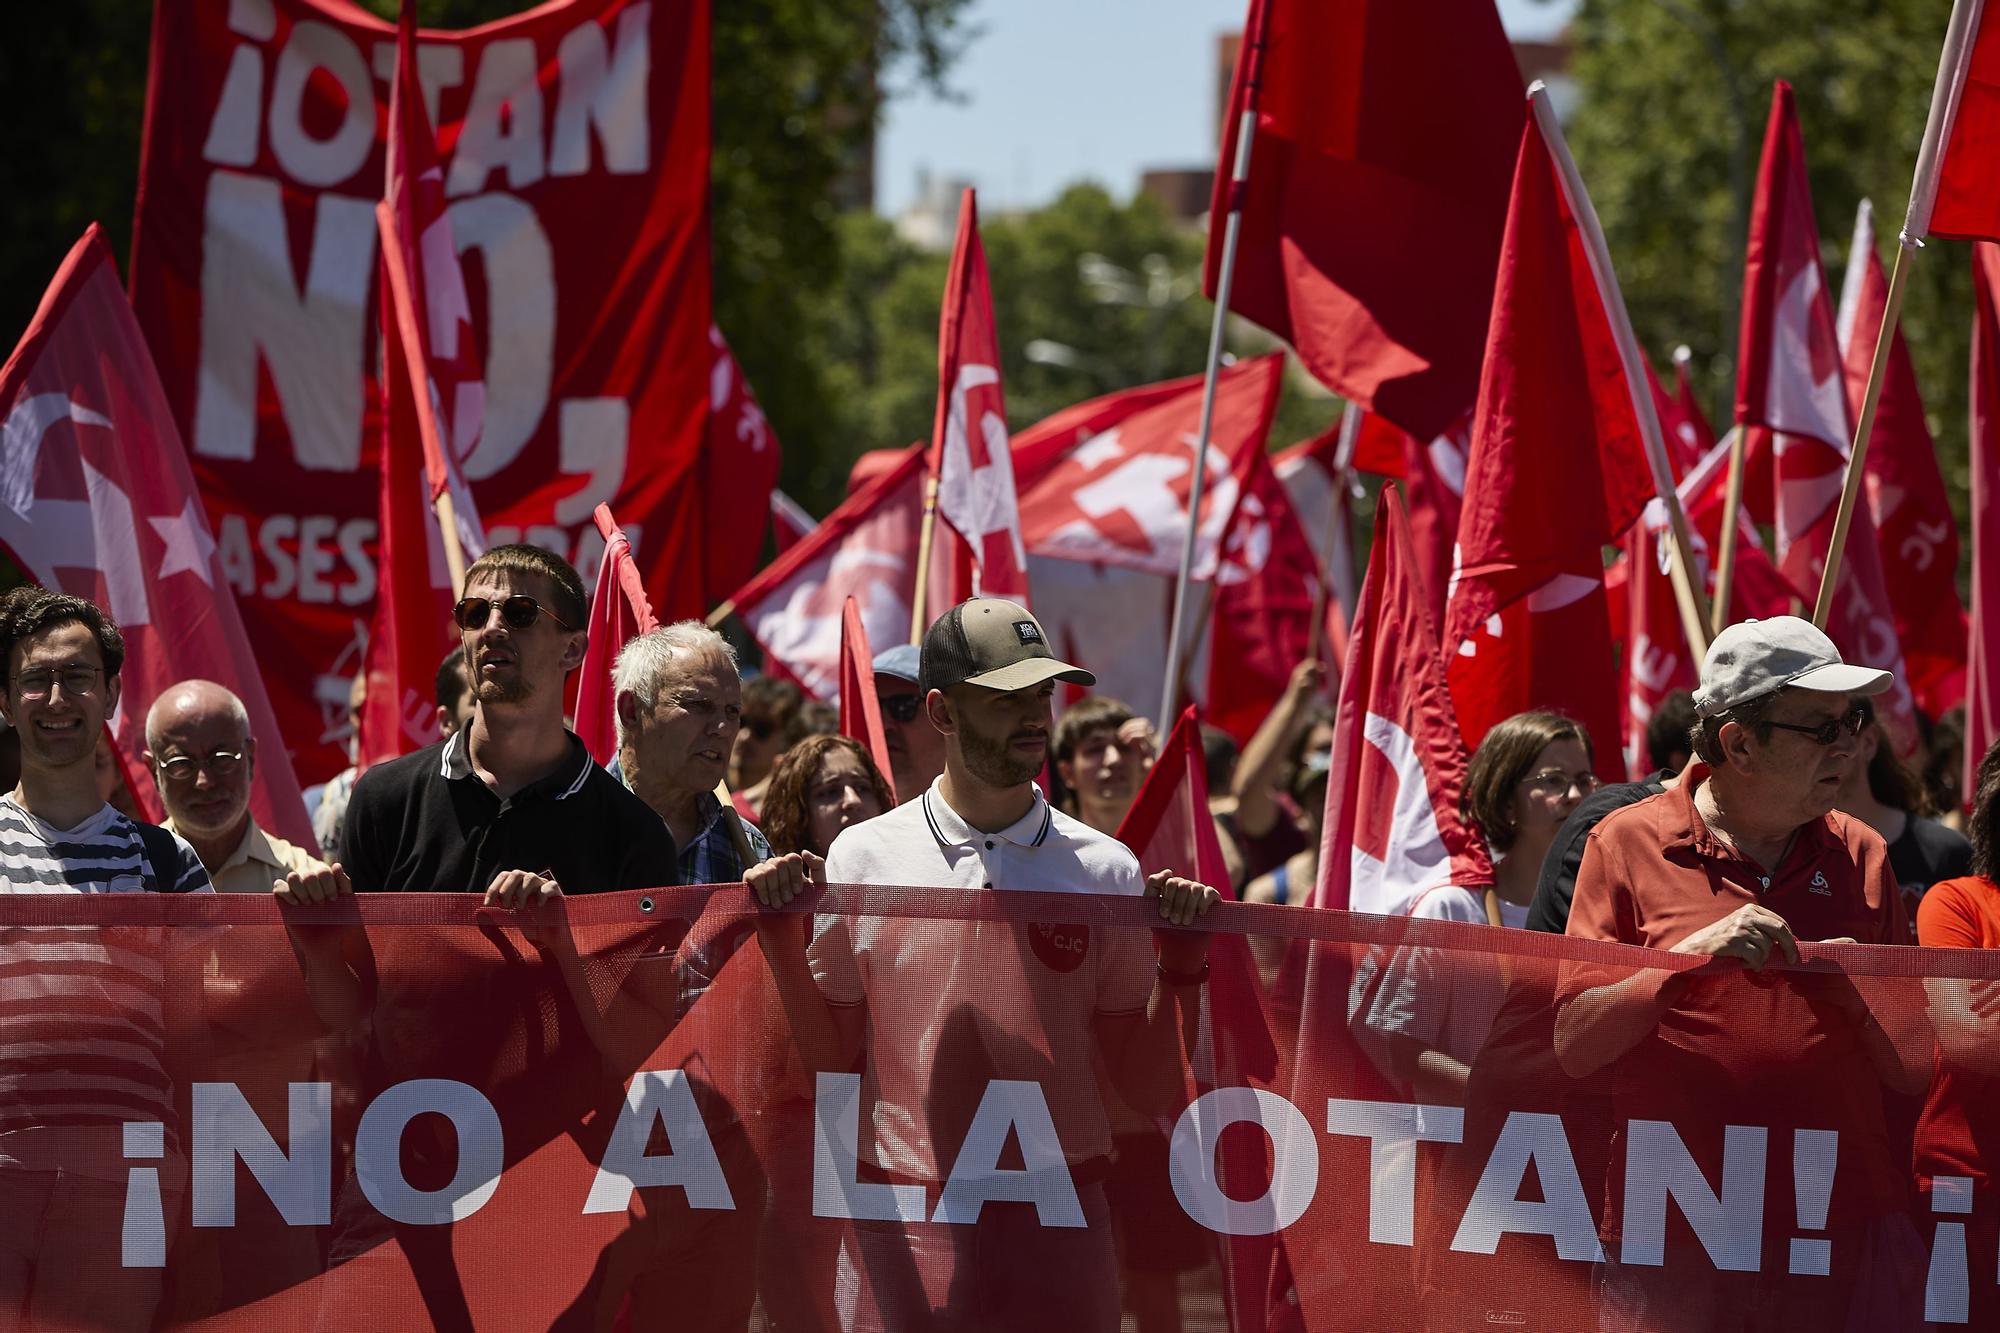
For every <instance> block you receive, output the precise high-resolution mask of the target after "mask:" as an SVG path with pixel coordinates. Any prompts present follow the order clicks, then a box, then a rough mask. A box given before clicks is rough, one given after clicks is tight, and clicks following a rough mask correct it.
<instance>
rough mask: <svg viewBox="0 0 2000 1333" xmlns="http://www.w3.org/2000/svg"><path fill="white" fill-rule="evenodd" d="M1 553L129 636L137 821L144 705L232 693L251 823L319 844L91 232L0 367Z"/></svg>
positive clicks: (127, 702) (104, 251)
mask: <svg viewBox="0 0 2000 1333" xmlns="http://www.w3.org/2000/svg"><path fill="white" fill-rule="evenodd" d="M414 479H415V474H414V473H413V474H412V481H414ZM0 546H4V547H5V548H6V551H7V553H8V554H9V555H10V556H11V557H12V558H13V560H14V562H15V564H17V565H19V566H20V568H21V569H22V570H23V571H24V572H25V573H26V574H28V575H29V577H31V578H33V579H34V580H35V581H36V582H38V583H40V584H42V585H43V586H45V587H49V588H56V589H60V590H62V591H64V592H69V593H75V594H76V595H78V596H80V597H87V598H89V599H90V600H91V601H93V602H96V603H97V604H98V605H99V606H101V607H103V608H104V609H105V610H106V611H108V612H109V613H110V615H111V618H112V620H114V621H116V622H117V624H118V628H119V630H120V631H121V632H122V633H123V634H124V636H125V666H124V671H123V673H122V674H123V680H124V687H123V693H122V694H121V696H120V698H119V707H118V710H117V712H116V713H114V714H113V715H112V718H111V730H112V735H113V738H114V739H115V740H116V741H117V743H118V749H119V752H120V758H121V759H122V760H123V762H124V766H125V776H126V782H127V784H128V785H129V786H130V787H131V789H132V794H133V795H134V796H135V797H136V798H137V799H138V801H139V804H140V808H141V809H142V810H143V811H144V812H145V814H146V816H147V817H148V818H150V819H153V820H158V819H159V818H161V815H162V810H161V806H160V799H159V794H158V792H157V791H156V790H155V788H154V786H153V782H152V779H151V777H150V776H149V775H148V774H147V772H146V769H145V767H144V766H143V765H142V764H141V763H140V762H139V755H140V753H141V752H142V751H143V750H144V749H145V748H146V736H145V725H146V710H147V709H148V708H149V707H151V706H152V702H153V700H154V699H156V698H158V697H159V696H160V695H161V694H162V693H164V692H165V691H166V689H167V688H168V687H169V686H171V685H174V684H176V683H177V682H179V681H183V680H188V679H191V678H197V677H198V678H201V679H206V680H212V681H215V682H217V683H219V684H222V685H226V686H228V687H229V688H230V689H231V690H234V691H235V692H236V694H237V696H238V697H240V698H241V699H242V700H243V705H244V707H245V708H247V709H249V711H250V734H251V735H252V736H254V737H257V738H258V739H259V741H260V742H261V744H260V745H259V747H258V751H257V773H256V784H255V786H253V787H252V789H251V793H250V808H251V810H252V812H253V813H254V814H255V815H256V818H257V822H258V823H259V824H261V825H262V826H263V827H264V828H267V829H269V830H271V831H272V832H274V833H276V834H278V835H279V836H280V837H282V838H285V839H287V840H289V841H292V842H296V843H298V844H299V845H300V846H302V847H312V846H314V845H315V843H314V841H313V836H312V825H311V823H310V822H308V820H307V819H306V812H305V803H304V801H303V800H302V798H301V797H300V795H299V784H298V779H297V778H296V777H295V776H294V775H293V772H292V761H291V755H290V753H289V751H288V749H287V746H286V733H285V731H284V729H283V728H282V727H281V726H280V725H279V723H278V720H277V717H276V716H275V715H274V714H273V713H272V711H271V701H270V698H269V696H267V695H266V694H265V693H264V682H263V678H262V676H261V675H260V674H259V673H258V670H257V659H256V657H255V656H254V655H253V654H252V651H251V648H250V644H249V641H248V639H247V638H246V637H245V636H244V633H243V621H242V618H241V617H240V616H239V615H238V613H237V609H236V598H235V597H234V596H233V595H232V594H231V593H230V591H229V588H228V584H227V582H226V581H225V575H224V572H223V569H222V565H221V562H220V561H218V560H217V559H216V543H215V538H214V536H213V534H212V531H211V529H210V528H209V526H208V517H207V515H206V514H205V513H203V511H202V504H201V499H200V497H199V496H197V495H196V493H195V486H194V477H193V476H192V475H191V474H190V472H189V470H188V464H187V454H186V453H185V452H184V450H183V448H182V446H181V439H180V434H179V432H177V431H176V430H175V429H174V423H173V417H172V415H171V414H170V413H169V411H168V409H167V400H166V395H165V394H164V393H163V392H162V391H161V388H160V379H159V376H158V375H157V374H156V373H155V372H154V369H153V362H152V358H151V357H150V356H149V355H148V354H147V351H146V343H145V339H144V338H143V337H142V336H141V334H140V332H139V325H138V323H137V321H135V320H134V319H133V317H132V308H131V306H129V305H128V304H126V301H125V293H124V291H123V290H121V289H120V287H119V285H118V266H117V264H116V263H115V262H114V261H113V260H112V258H111V251H110V249H109V248H108V247H107V246H106V245H105V244H104V234H103V233H102V232H101V231H99V230H98V228H97V227H96V226H95V225H94V224H93V225H92V226H91V228H90V229H89V230H88V231H86V232H85V233H84V234H83V239H81V240H80V241H78V242H77V243H76V245H75V246H73V247H72V248H71V249H70V252H69V255H68V257H67V258H65V259H64V260H63V263H62V267H61V268H59V269H58V270H56V276H55V280H54V281H53V282H51V283H50V284H49V290H48V292H47V293H46V294H45V295H44V296H43V297H42V303H41V305H40V307H39V308H37V309H36V311H35V317H34V319H33V320H31V321H30V322H29V324H28V329H27V332H26V333H24V334H23V335H22V337H21V341H20V344H19V345H18V346H16V347H15V349H14V354H13V355H12V356H11V357H9V358H8V359H7V363H6V365H5V366H4V367H0Z"/></svg>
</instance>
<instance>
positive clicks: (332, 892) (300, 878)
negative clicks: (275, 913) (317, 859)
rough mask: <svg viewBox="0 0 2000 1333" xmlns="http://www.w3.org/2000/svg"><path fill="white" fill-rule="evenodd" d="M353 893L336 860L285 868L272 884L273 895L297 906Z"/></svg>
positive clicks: (314, 904)
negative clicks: (305, 866) (310, 866)
mask: <svg viewBox="0 0 2000 1333" xmlns="http://www.w3.org/2000/svg"><path fill="white" fill-rule="evenodd" d="M353 892H354V884H353V882H352V881H350V880H349V879H348V878H347V872H346V871H345V870H343V869H341V868H340V862H338V861H336V862H334V863H333V864H332V865H324V864H315V865H314V867H313V868H312V869H311V870H288V871H286V872H285V877H284V878H283V879H280V880H274V881H272V883H271V896H272V897H274V898H276V899H277V900H278V901H279V902H281V903H292V904H295V905H297V906H300V907H311V906H316V905H318V904H320V903H330V902H332V901H333V900H334V899H336V898H345V897H348V896H349V895H351V894H352V893H353Z"/></svg>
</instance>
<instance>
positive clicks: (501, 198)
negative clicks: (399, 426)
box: [447, 194, 556, 481]
mask: <svg viewBox="0 0 2000 1333" xmlns="http://www.w3.org/2000/svg"><path fill="white" fill-rule="evenodd" d="M447 216H448V217H449V218H450V220H451V233H452V236H453V238H454V239H455V240H456V241H457V242H458V253H459V255H460V257H461V258H463V257H464V256H466V255H468V254H470V253H471V252H472V251H474V250H477V251H478V252H479V255H480V258H481V261H482V262H483V263H484V265H485V268H486V344H485V345H486V367H485V370H486V419H485V421H484V423H483V424H482V426H481V429H480V436H479V445H478V447H477V448H475V449H473V451H472V452H471V453H470V454H468V455H466V457H465V458H463V459H462V460H460V461H461V463H462V464H463V469H464V472H465V477H466V480H468V481H482V480H484V479H485V478H487V477H490V476H492V475H493V474H494V473H496V472H498V471H500V469H501V468H504V467H506V466H507V465H508V464H509V463H511V462H513V461H514V460H515V459H516V458H517V457H519V456H520V453H521V450H522V448H523V447H525V446H526V445H527V443H528V440H529V439H530V438H531V437H532V436H533V435H534V433H535V428H536V427H537V426H539V425H540V424H541V421H542V413H543V411H544V410H545V409H546V408H547V407H548V404H549V383H550V380H551V378H552V377H553V376H554V373H555V342H556V273H555V257H554V254H553V252H552V251H551V249H550V247H549V238H548V233H547V232H545V231H543V230H542V224H541V222H540V220H539V219H537V218H536V217H535V210H534V209H532V208H530V207H529V206H528V205H526V204H524V203H522V202H521V201H520V200H519V199H516V198H514V197H512V196H511V195H504V194H483V195H479V196H478V197H476V198H472V199H461V200H459V201H458V202H456V203H454V204H453V205H452V206H451V207H450V209H449V210H447Z"/></svg>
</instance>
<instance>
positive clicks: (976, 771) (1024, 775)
mask: <svg viewBox="0 0 2000 1333" xmlns="http://www.w3.org/2000/svg"><path fill="white" fill-rule="evenodd" d="M1025 734H1027V733H1025V732H1009V733H1008V734H1006V735H1002V736H992V735H988V734H986V733H985V732H983V731H981V730H979V728H978V727H976V726H974V725H973V724H972V722H971V720H970V719H968V718H966V717H964V716H963V715H961V716H960V718H959V725H958V748H959V753H960V755H962V756H963V757H964V760H965V767H966V769H967V771H969V772H970V773H971V774H972V776H973V777H975V778H978V779H979V780H980V781H981V782H984V783H986V784H987V785H988V786H992V787H1018V786H1020V785H1021V784H1022V783H1024V782H1032V781H1034V778H1035V775H1036V774H1037V773H1040V772H1041V771H1042V759H1041V756H1040V755H1035V756H1024V755H1021V754H1018V753H1016V752H1015V751H1014V749H1013V748H1012V746H1011V742H1012V741H1013V740H1014V739H1015V738H1016V737H1017V736H1021V735H1025Z"/></svg>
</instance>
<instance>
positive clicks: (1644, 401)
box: [1528, 79, 1709, 660]
mask: <svg viewBox="0 0 2000 1333" xmlns="http://www.w3.org/2000/svg"><path fill="white" fill-rule="evenodd" d="M1528 102H1529V104H1530V105H1531V106H1532V107H1533V108H1534V114H1535V122H1536V124H1537V125H1538V126H1539V127H1540V128H1541V131H1542V140H1543V142H1545V143H1546V144H1547V145H1548V148H1549V151H1550V153H1551V154H1553V155H1554V157H1555V164H1556V169H1557V171H1558V173H1559V174H1560V175H1561V177H1562V183H1563V193H1564V194H1566V195H1568V196H1569V207H1570V212H1571V213H1572V214H1573V215H1574V216H1575V218H1576V222H1577V229H1578V231H1579V232H1581V234H1582V238H1583V249H1584V254H1585V255H1586V256H1587V257H1588V258H1589V260H1590V270H1591V274H1592V276H1593V277H1595V278H1596V280H1597V292H1598V295H1599V297H1600V298H1601V299H1602V300H1603V302H1604V313H1605V315H1606V316H1607V317H1608V318H1609V319H1610V321H1611V334H1612V337H1613V338H1614V339H1615V340H1616V341H1617V344H1618V359H1619V361H1620V362H1622V363H1623V364H1624V367H1625V389H1626V392H1627V393H1629V394H1630V395H1631V398H1632V412H1633V415H1634V416H1636V417H1637V418H1638V421H1639V437H1640V439H1641V440H1642V441H1643V442H1644V444H1645V449H1646V464H1647V466H1648V467H1649V468H1650V470H1651V471H1652V474H1653V490H1654V493H1655V494H1657V495H1658V496H1659V499H1660V504H1661V505H1662V507H1664V508H1665V509H1666V511H1667V527H1668V537H1669V541H1668V550H1669V552H1670V554H1671V558H1672V564H1671V565H1670V566H1669V569H1670V572H1671V574H1672V576H1673V584H1674V601H1675V602H1676V603H1677V604H1678V605H1679V607H1680V612H1681V628H1682V630H1683V631H1684V632H1685V633H1686V634H1687V640H1688V647H1689V648H1690V649H1691V650H1693V652H1694V655H1695V657H1696V659H1697V660H1698V659H1700V658H1702V657H1705V656H1706V655H1707V654H1708V619H1709V612H1708V599H1707V597H1706V595H1705V594H1704V593H1703V590H1702V585H1701V580H1699V579H1698V578H1696V577H1694V571H1693V566H1692V565H1691V563H1690V561H1691V559H1692V555H1691V553H1692V552H1693V550H1694V535H1693V533H1692V532H1691V531H1690V529H1689V528H1688V521H1687V514H1686V512H1685V511H1683V510H1682V509H1681V497H1680V492H1679V491H1677V490H1676V489H1675V488H1674V474H1673V469H1672V468H1671V467H1670V466H1669V465H1668V463H1667V443H1666V437H1665V436H1664V435H1663V434H1661V432H1660V412H1659V407H1658V405H1657V404H1656V403H1654V402H1653V394H1652V390H1651V389H1650V388H1648V387H1647V383H1646V371H1645V366H1644V363H1643V362H1642V361H1641V359H1640V354H1639V339H1638V336H1637V335H1636V334H1634V333H1633V332H1632V317H1631V316H1630V315H1629V314H1627V313H1626V310H1625V294H1624V293H1623V292H1622V291H1620V290H1619V288H1618V275H1617V273H1616V272H1614V271H1613V269H1612V267H1611V248H1610V247H1609V246H1608V245H1606V244H1605V241H1604V228H1603V227H1602V226H1600V225H1599V224H1598V221H1597V209H1596V207H1595V206H1594V205H1592V204H1591V202H1590V193H1589V191H1587V190H1585V189H1584V188H1583V177H1582V175H1581V174H1580V173H1579V172H1578V171H1577V169H1576V162H1575V160H1574V159H1572V158H1571V157H1570V155H1569V144H1568V142H1567V141H1566V140H1565V139H1564V138H1563V133H1562V126H1560V125H1558V124H1557V123H1556V113H1555V109H1554V107H1552V106H1551V105H1550V104H1549V92H1548V89H1547V88H1546V87H1545V86H1544V85H1543V83H1542V81H1541V80H1540V79H1537V80H1535V81H1534V82H1533V83H1532V84H1530V85H1528Z"/></svg>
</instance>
